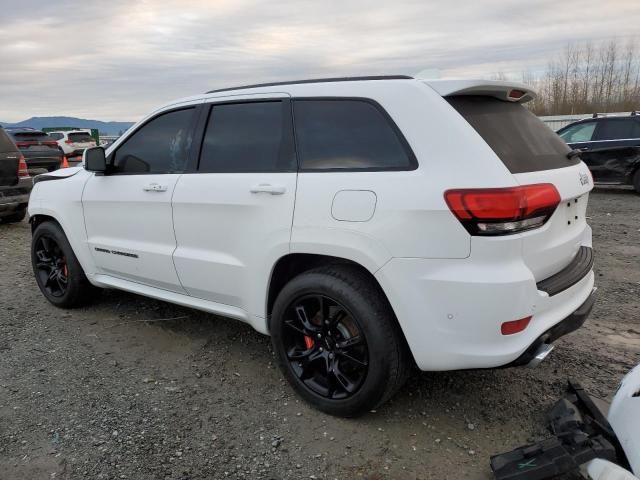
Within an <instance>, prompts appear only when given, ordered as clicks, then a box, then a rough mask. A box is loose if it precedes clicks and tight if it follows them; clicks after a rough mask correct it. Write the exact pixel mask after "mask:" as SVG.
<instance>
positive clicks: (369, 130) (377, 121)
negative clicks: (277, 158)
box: [294, 99, 415, 170]
mask: <svg viewBox="0 0 640 480" xmlns="http://www.w3.org/2000/svg"><path fill="white" fill-rule="evenodd" d="M294 121H295V132H296V139H297V145H298V155H299V159H300V165H301V169H302V170H336V169H343V170H411V169H413V168H415V162H414V160H413V157H412V156H411V155H410V153H409V150H408V147H406V146H405V144H403V141H402V140H401V138H400V136H399V135H398V133H397V132H396V130H395V128H394V127H393V125H392V124H391V122H390V120H389V119H388V118H387V117H386V116H385V115H384V114H383V113H382V112H381V111H380V109H379V108H378V107H376V106H375V105H374V104H373V103H371V102H368V101H365V100H357V99H355V100H351V99H345V100H341V99H337V100H336V99H327V100H321V99H318V100H315V99H314V100H295V101H294Z"/></svg>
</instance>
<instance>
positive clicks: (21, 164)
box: [18, 157, 29, 177]
mask: <svg viewBox="0 0 640 480" xmlns="http://www.w3.org/2000/svg"><path fill="white" fill-rule="evenodd" d="M28 176H29V169H28V167H27V162H25V160H24V157H20V159H19V160H18V177H28Z"/></svg>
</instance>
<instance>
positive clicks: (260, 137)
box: [198, 101, 295, 173]
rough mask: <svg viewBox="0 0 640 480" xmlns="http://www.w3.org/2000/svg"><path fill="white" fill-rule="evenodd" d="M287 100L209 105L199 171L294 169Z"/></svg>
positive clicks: (235, 171)
mask: <svg viewBox="0 0 640 480" xmlns="http://www.w3.org/2000/svg"><path fill="white" fill-rule="evenodd" d="M288 105H289V104H288V103H285V102H281V101H275V102H251V103H234V104H219V105H214V106H213V107H212V108H211V112H210V114H209V120H208V122H207V128H206V131H205V134H204V140H203V143H202V150H201V154H200V165H199V167H198V171H200V172H205V173H206V172H227V173H243V172H245V173H246V172H283V171H293V170H295V157H294V151H293V142H292V136H291V113H290V110H289V109H288V108H286V106H288Z"/></svg>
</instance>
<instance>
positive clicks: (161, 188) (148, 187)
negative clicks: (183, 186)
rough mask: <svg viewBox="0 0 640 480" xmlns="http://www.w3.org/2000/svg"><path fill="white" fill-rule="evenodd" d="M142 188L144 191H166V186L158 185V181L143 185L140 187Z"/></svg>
mask: <svg viewBox="0 0 640 480" xmlns="http://www.w3.org/2000/svg"><path fill="white" fill-rule="evenodd" d="M142 189H143V190H144V191H145V192H166V191H167V186H166V185H160V184H159V183H149V184H148V185H145V186H144V187H142Z"/></svg>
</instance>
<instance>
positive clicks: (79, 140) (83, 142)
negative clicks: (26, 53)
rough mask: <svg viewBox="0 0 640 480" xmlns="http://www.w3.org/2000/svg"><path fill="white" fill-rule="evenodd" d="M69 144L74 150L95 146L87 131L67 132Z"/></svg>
mask: <svg viewBox="0 0 640 480" xmlns="http://www.w3.org/2000/svg"><path fill="white" fill-rule="evenodd" d="M67 136H68V137H69V145H70V146H71V148H73V149H74V150H83V151H84V150H85V149H86V148H89V147H95V146H96V141H95V139H94V138H93V137H92V136H91V134H90V133H89V132H69V133H68V134H67Z"/></svg>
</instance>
